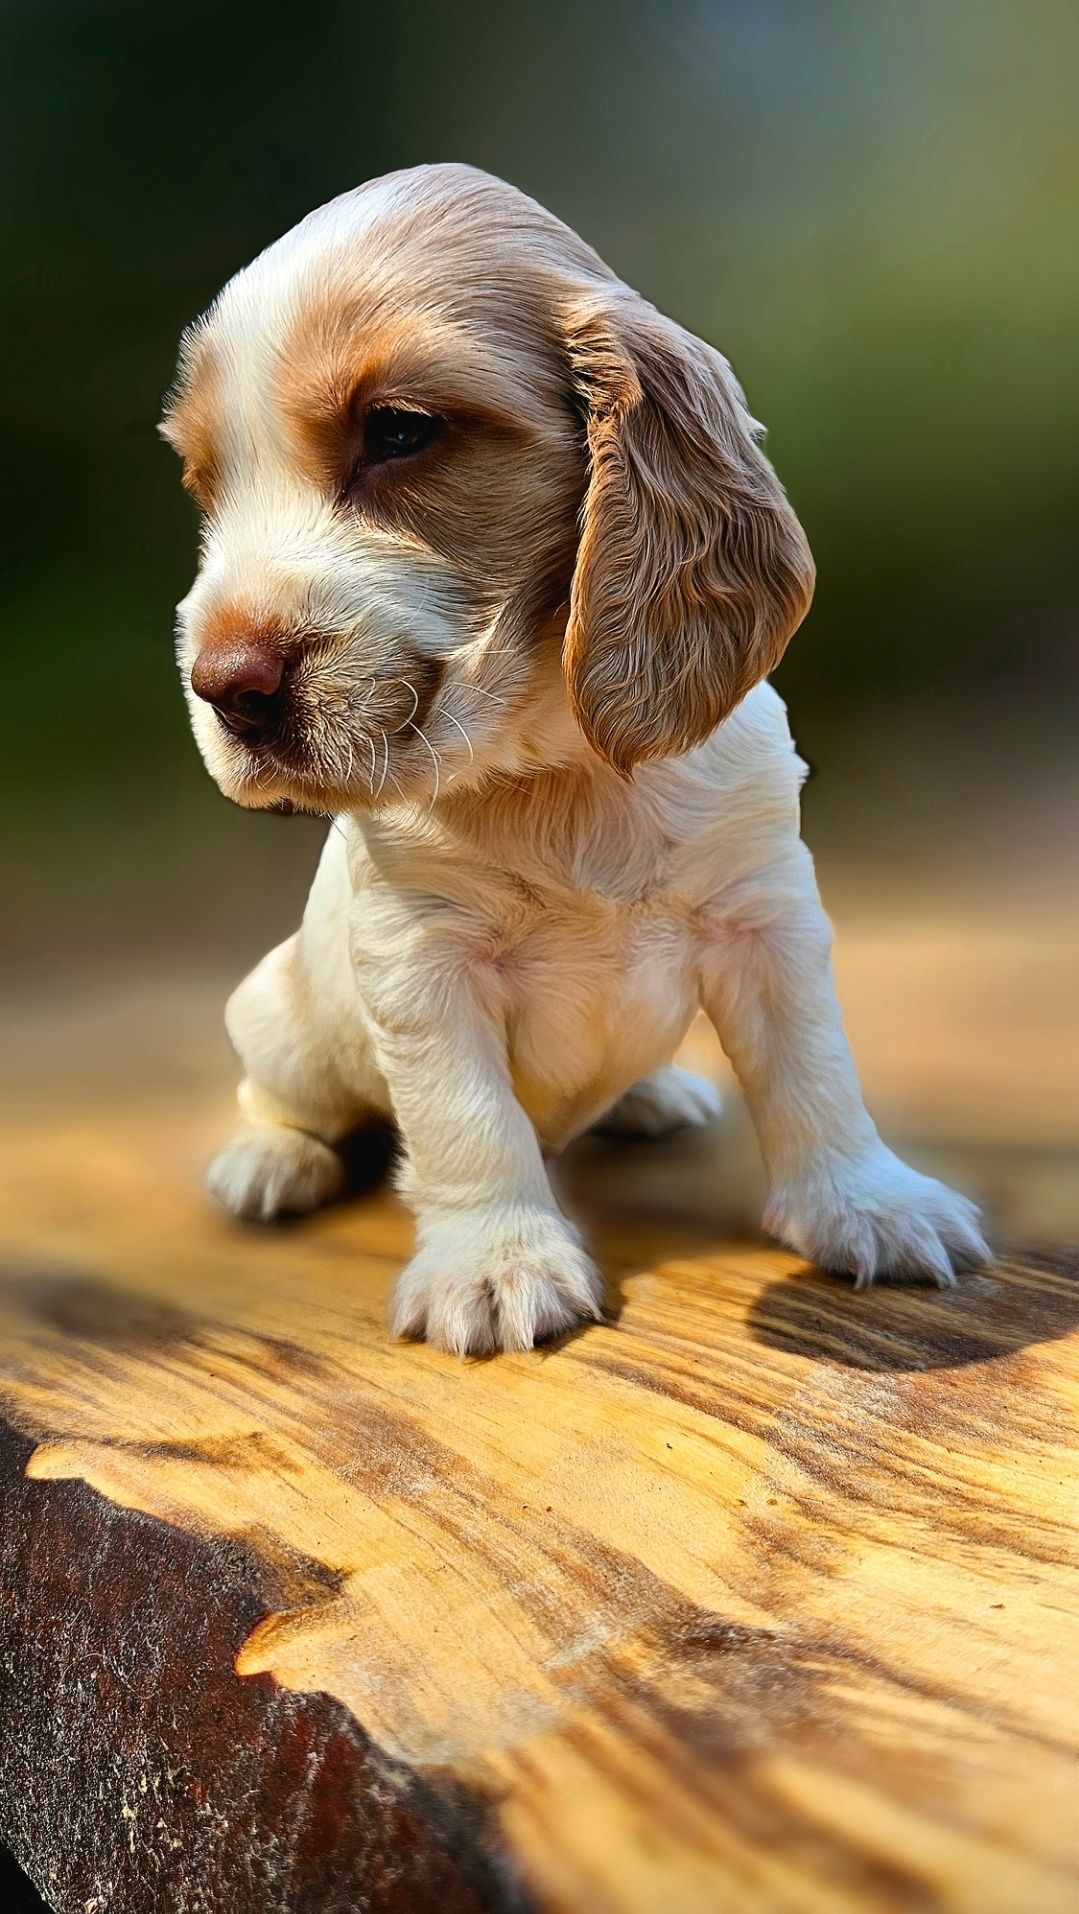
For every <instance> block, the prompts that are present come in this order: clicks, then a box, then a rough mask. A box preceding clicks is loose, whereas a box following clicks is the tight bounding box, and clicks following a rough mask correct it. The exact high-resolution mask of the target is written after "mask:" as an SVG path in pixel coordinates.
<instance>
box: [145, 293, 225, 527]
mask: <svg viewBox="0 0 1079 1914" xmlns="http://www.w3.org/2000/svg"><path fill="white" fill-rule="evenodd" d="M221 388H222V377H221V368H220V365H219V363H218V358H217V354H216V352H215V350H214V347H213V343H212V340H211V338H210V337H209V334H208V332H207V330H206V328H205V327H204V326H202V325H200V326H198V327H196V328H194V329H193V331H192V332H191V333H190V334H189V335H188V336H187V337H186V338H185V340H184V343H183V346H182V347H181V353H180V370H179V374H178V377H177V382H176V385H175V387H174V389H173V391H172V392H171V393H170V395H169V397H168V399H167V400H166V404H165V414H164V417H163V419H162V421H161V424H160V426H159V428H158V430H159V431H160V433H161V436H162V438H163V439H164V440H165V441H166V443H167V444H169V445H171V446H172V448H173V450H174V451H175V452H177V453H178V454H179V456H180V458H181V459H182V460H183V467H184V469H183V476H182V484H183V486H184V490H185V491H187V492H189V493H190V494H191V497H192V498H193V499H195V501H196V503H197V504H199V505H200V506H201V507H202V509H203V511H209V510H210V509H211V507H212V505H213V502H214V499H215V497H216V495H217V492H218V489H219V487H220V482H221V454H220V434H221Z"/></svg>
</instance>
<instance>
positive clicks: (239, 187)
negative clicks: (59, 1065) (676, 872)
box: [0, 0, 1079, 975]
mask: <svg viewBox="0 0 1079 1914" xmlns="http://www.w3.org/2000/svg"><path fill="white" fill-rule="evenodd" d="M2 21H3V60H2V63H0V138H2V140H3V142H4V143H5V145H6V147H7V153H6V158H5V167H4V172H5V178H6V182H7V190H6V193H5V195H4V207H3V218H4V222H5V232H4V239H3V254H2V256H3V262H4V272H5V277H6V295H7V296H6V298H5V300H4V302H3V319H2V323H3V328H4V335H5V336H4V340H3V351H2V356H0V363H2V366H3V383H4V397H3V406H4V414H5V417H4V439H5V458H4V477H5V480H6V482H7V487H8V498H7V502H6V505H5V525H6V528H7V531H8V537H9V565H8V568H7V575H6V583H5V587H4V593H5V596H4V604H3V628H4V636H5V640H6V659H7V663H6V673H7V683H8V694H7V696H6V697H5V699H4V700H3V706H4V722H5V726H6V729H7V732H8V737H7V740H6V742H5V747H4V749H5V761H6V764H7V767H8V771H9V773H10V774H13V776H14V782H15V786H16V790H17V794H18V817H19V821H18V827H17V829H16V830H14V831H12V832H10V833H9V834H8V836H9V844H8V851H9V856H10V859H11V862H12V867H13V868H12V872H11V876H10V880H9V887H10V888H9V894H12V895H13V896H14V899H15V903H16V905H17V912H16V918H17V929H16V944H15V950H16V956H17V958H19V959H21V961H22V963H23V965H24V966H29V968H30V971H31V972H32V973H33V974H35V975H37V974H40V973H41V969H42V967H46V968H47V967H48V966H50V965H52V964H53V963H54V961H55V960H56V958H57V956H59V957H60V958H61V959H65V960H66V959H69V958H70V957H72V956H77V957H78V958H79V960H80V962H82V961H84V960H85V959H87V958H88V957H89V956H92V955H93V956H97V957H99V958H101V959H102V960H104V961H106V962H107V963H109V964H110V965H113V966H114V965H116V964H118V963H120V962H121V959H122V958H123V957H125V956H132V955H135V956H138V955H139V954H140V953H145V952H147V951H151V950H154V949H156V948H158V947H159V946H162V947H163V945H164V942H165V940H166V939H167V942H168V948H169V949H170V950H171V951H173V952H175V951H176V950H177V949H181V950H182V949H186V948H190V950H191V951H192V952H195V951H196V950H198V951H203V952H205V951H206V949H207V948H208V947H209V948H211V949H217V950H224V948H225V947H226V946H228V947H229V948H230V949H231V948H233V947H235V948H236V949H237V950H238V951H243V952H245V953H246V954H248V955H249V956H250V957H252V958H253V957H254V956H255V955H257V954H258V950H259V947H260V944H261V943H263V942H264V941H265V937H266V935H268V934H273V933H275V932H277V931H279V930H280V931H283V930H285V929H287V928H288V927H289V925H290V923H291V921H292V920H293V918H294V916H295V913H296V910H297V907H298V902H299V898H300V896H301V895H302V890H303V882H304V879H305V877H306V874H307V871H308V869H309V867H310V861H311V856H312V831H313V830H314V829H315V827H312V826H309V825H307V824H305V823H303V822H299V821H296V822H287V823H286V822H284V821H282V820H278V819H268V818H255V817H251V816H245V815H243V814H241V813H239V812H237V811H234V810H232V809H231V808H230V807H229V806H227V805H226V803H225V801H224V800H223V799H221V798H220V797H219V796H218V795H217V794H216V792H215V791H214V790H213V789H212V787H211V785H210V783H209V781H208V779H207V778H206V775H205V773H204V772H203V770H202V768H201V765H200V762H199V760H198V758H197V756H196V753H195V750H194V746H193V744H192V743H191V741H190V739H189V737H188V734H187V727H186V721H185V716H184V712H183V707H182V702H181V697H180V692H179V688H178V683H177V680H176V674H175V671H174V667H173V664H172V659H171V624H172V608H173V605H174V604H175V602H176V600H177V598H178V597H179V596H181V595H182V593H183V592H184V590H185V589H186V587H187V584H188V582H189V580H190V577H191V574H192V571H193V566H194V558H195V522H194V515H193V512H192V510H191V508H190V507H189V505H188V504H187V502H186V501H185V499H184V498H183V496H182V495H181V492H180V488H179V485H178V482H177V472H176V469H175V466H174V461H173V460H172V457H171V455H170V454H169V453H168V452H167V450H166V449H165V448H164V447H163V446H162V445H161V444H160V443H159V442H158V440H157V439H156V437H155V433H154V425H155V420H156V418H157V416H158V409H159V404H160V399H161V395H162V393H163V391H164V389H165V388H166V387H167V385H168V383H169V380H170V378H171V374H172V368H173V364H174V357H175V348H176V342H177V338H178V335H179V333H180V330H181V328H182V326H183V325H184V324H185V323H186V322H187V321H188V320H189V319H190V318H192V317H193V316H194V315H195V314H196V313H197V312H199V310H200V309H201V308H202V307H203V306H204V305H205V304H206V303H207V302H208V300H209V299H210V298H211V297H212V296H213V294H214V293H215V292H216V291H217V289H218V288H219V286H220V285H221V284H222V282H223V281H224V280H225V279H226V278H227V277H228V276H229V275H230V274H231V273H232V272H233V271H234V270H235V269H236V268H237V267H238V266H240V265H242V264H243V263H244V262H245V261H247V260H248V259H249V258H251V257H252V255H254V254H255V253H256V252H258V250H259V249H260V248H261V247H262V246H264V245H265V244H267V243H268V242H269V241H271V240H272V239H274V238H275V237H276V236H277V235H278V234H279V233H281V232H282V231H284V230H285V229H286V228H287V227H288V226H289V225H291V224H292V223H293V222H294V221H295V220H296V219H297V218H299V217H300V216H301V215H302V214H303V213H305V212H306V211H308V210H309V209H310V208H311V207H312V206H314V205H316V204H317V203H319V202H320V201H322V200H324V199H326V198H328V197H329V196H330V195H332V194H334V193H337V192H340V191H342V190H343V189H345V188H346V187H349V186H351V185H353V184H354V183H356V182H357V181H359V180H362V179H364V178H365V177H368V176H370V175H372V174H377V173H379V172H383V171H385V170H388V169H391V168H394V167H398V166H405V165H409V164H411V163H413V162H416V161H419V160H425V159H438V158H457V159H467V160H470V161H473V162H475V163H476V164H478V165H481V166H484V167H487V168H489V169H491V170H493V171H495V172H498V173H501V174H503V175H505V176H506V177H507V178H509V179H511V180H513V181H514V182H515V183H516V184H518V185H519V186H521V187H523V188H525V189H526V190H527V191H529V192H531V193H533V194H535V195H536V196H537V197H538V198H540V199H541V200H543V201H545V202H546V203H548V204H549V205H550V206H551V207H552V208H553V209H554V210H555V211H556V212H558V213H559V214H560V215H561V216H562V217H563V218H565V219H566V220H568V221H569V222H570V223H571V224H572V225H574V226H577V227H578V228H579V229H580V230H581V231H582V232H583V233H584V234H585V235H586V236H587V238H588V239H589V240H591V241H592V242H593V243H594V244H595V245H596V246H597V247H598V249H599V250H600V251H601V252H602V253H603V254H604V255H605V256H606V257H607V259H608V260H609V261H610V262H611V263H612V264H613V265H614V266H615V267H616V269H617V270H618V271H619V272H621V273H622V274H623V275H624V276H625V277H626V278H627V279H629V280H630V281H631V282H633V283H634V284H636V285H638V286H639V287H640V288H641V289H642V290H643V291H644V292H646V293H647V294H648V295H649V296H650V297H651V298H653V299H654V300H655V301H656V302H657V303H658V304H660V305H662V306H664V307H666V308H667V309H669V310H670V311H672V312H673V313H674V314H675V315H676V316H677V317H678V318H680V319H681V320H682V321H683V322H684V323H685V324H687V325H688V326H690V327H691V328H692V329H694V330H696V331H698V332H701V333H703V334H704V335H706V336H707V337H708V338H710V339H712V340H713V341H714V342H715V343H717V344H718V345H720V346H721V347H722V348H723V350H724V351H725V352H726V353H727V354H728V356H729V357H730V358H731V359H732V360H733V361H734V363H735V366H736V367H737V369H738V372H739V374H740V376H741V378H742V380H743V383H744V385H745V386H746V389H747V392H748V395H749V399H750V404H751V406H752V408H753V410H754V411H755V412H756V414H757V416H758V417H761V418H763V419H764V420H765V421H766V423H767V424H768V426H769V428H770V447H771V451H772V456H773V458H774V459H775V462H776V464H777V467H778V469H779V472H780V474H781V476H782V477H783V479H784V481H785V483H786V484H787V486H788V489H789V491H790V493H791V495H792V497H793V499H794V501H795V504H796V506H797V508H798V510H799V512H800V514H801V516H802V518H803V520H804V522H805V525H806V527H807V529H808V532H809V535H810V539H811V542H812V545H813V547H814V550H815V553H816V555H817V559H818V565H819V573H820V582H819V588H818V596H817V601H816V604H815V607H814V610H813V612H812V614H811V617H810V620H809V622H808V624H807V626H806V627H805V629H804V631H803V632H802V634H801V635H800V636H799V637H798V639H797V640H796V642H795V644H794V646H793V647H792V650H791V652H790V653H789V656H788V659H787V661H786V662H785V663H784V665H783V667H782V670H781V673H780V676H779V685H780V689H781V690H782V691H783V692H784V694H785V695H786V697H787V698H788V701H789V703H790V705H791V708H792V713H793V717H794V722H795V728H796V731H797V734H798V736H799V738H800V740H801V742H802V745H803V748H804V750H805V751H806V752H807V754H808V756H809V757H810V758H811V760H813V761H814V762H815V763H817V764H819V765H820V766H821V768H822V775H820V776H819V777H818V778H817V779H816V780H815V781H814V783H813V785H812V787H811V790H810V795H809V801H808V811H809V823H810V835H811V837H812V838H813V841H814V843H815V845H816V847H817V848H818V850H819V852H820V853H821V855H822V858H823V860H824V862H825V863H826V864H832V865H835V866H836V867H839V866H840V865H841V866H842V867H843V869H844V870H845V871H853V872H855V873H856V874H857V873H860V874H861V879H862V881H864V883H865V884H866V885H868V886H872V884H873V883H874V882H876V881H877V879H878V878H879V876H880V872H881V870H882V868H884V867H886V868H887V871H888V873H889V874H890V877H891V878H895V877H896V876H899V877H902V878H903V879H904V880H905V881H909V882H911V883H913V884H914V885H915V886H917V885H919V884H923V883H924V884H929V883H930V882H931V881H933V879H934V873H937V872H939V871H943V872H944V873H945V875H946V877H947V879H948V881H953V880H955V881H959V879H958V877H957V876H956V873H958V872H963V873H967V874H969V873H970V872H971V871H972V870H975V869H978V868H981V867H982V866H983V865H985V866H986V867H987V868H988V867H989V866H992V867H993V868H994V869H996V870H998V871H1003V872H1005V873H1009V872H1011V873H1014V874H1015V878H1016V881H1017V882H1022V881H1023V878H1024V874H1025V873H1026V872H1027V867H1028V866H1029V864H1030V861H1031V855H1032V853H1031V844H1032V842H1033V841H1035V839H1036V842H1037V843H1038V845H1039V846H1041V847H1043V848H1044V847H1046V846H1048V847H1049V850H1050V851H1052V847H1053V846H1054V845H1058V846H1061V847H1062V846H1064V845H1065V843H1066V842H1067V841H1068V834H1069V833H1070V832H1071V831H1072V830H1073V829H1074V822H1075V813H1074V808H1073V805H1074V787H1073V786H1072V785H1071V783H1070V777H1069V766H1070V758H1071V756H1072V755H1073V754H1074V730H1075V722H1074V721H1075V713H1076V700H1075V693H1076V689H1077V682H1076V669H1075V656H1076V651H1075V645H1074V642H1073V635H1074V630H1075V624H1076V598H1077V594H1076V588H1075V558H1074V549H1073V542H1072V540H1071V539H1070V538H1069V533H1070V531H1071V527H1072V525H1073V524H1074V521H1075V517H1076V509H1075V508H1076V504H1077V502H1079V469H1077V459H1076V446H1077V443H1079V356H1077V353H1076V338H1077V336H1079V327H1077V317H1079V249H1077V246H1076V230H1077V227H1076V218H1075V214H1076V195H1075V187H1076V181H1077V178H1079V156H1077V151H1076V111H1075V100H1076V86H1075V82H1076V76H1077V71H1079V62H1077V60H1076V53H1077V50H1079V9H1076V7H1075V6H1074V5H1073V4H1070V3H1069V0H1060V3H1059V4H1056V3H1055V0H1025V3H1023V0H1003V3H1002V0H937V3H936V4H929V3H928V0H910V3H904V4H899V5H896V4H895V3H894V0H891V4H888V3H887V0H817V3H816V4H806V3H805V0H745V3H744V4H742V3H735V0H720V3H718V4H716V3H713V4H706V3H705V0H698V3H697V4H689V3H688V0H665V4H662V5H660V4H654V5H652V4H645V3H644V0H637V4H634V3H633V0H630V4H623V5H617V6H613V5H603V4H595V5H593V4H587V3H586V4H566V0H548V4H545V5H542V6H538V5H537V6H533V5H517V4H514V5H505V4H494V0H457V3H456V4H452V3H446V0H442V3H441V4H439V3H438V0H423V3H421V4H415V0H411V3H410V0H400V3H398V4H394V5H380V6H370V5H367V4H364V0H329V3H328V4H327V3H326V0H312V4H310V5H308V6H304V7H300V6H295V5H281V4H276V3H275V0H262V4H254V3H253V0H251V3H249V0H239V4H236V3H234V4H221V0H216V3H215V4H210V0H187V3H186V4H184V5H183V6H174V5H170V4H163V5H159V6H148V5H146V4H145V0H143V4H123V3H120V0H111V3H110V0H97V3H96V4H90V3H89V0H6V4H5V5H4V7H3V9H2ZM1032 822H1033V824H1034V826H1035V832H1034V837H1032V831H1031V824H1032ZM316 834H317V832H316ZM1038 855H1039V857H1040V855H1041V853H1040V851H1039V854H1038ZM1049 861H1050V863H1052V862H1053V858H1052V857H1051V856H1050V859H1049ZM1055 868H1057V866H1056V865H1055V864H1054V869H1055ZM999 881H1000V882H1001V883H1002V884H1004V885H1006V884H1007V883H1008V882H1010V878H1009V877H1008V876H1004V877H1002V878H1001V879H1000V880H999ZM58 926H62V930H63V935H62V936H61V937H58V936H57V934H56V932H57V927H58Z"/></svg>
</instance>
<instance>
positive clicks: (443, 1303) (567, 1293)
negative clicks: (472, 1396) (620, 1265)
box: [391, 1210, 603, 1356]
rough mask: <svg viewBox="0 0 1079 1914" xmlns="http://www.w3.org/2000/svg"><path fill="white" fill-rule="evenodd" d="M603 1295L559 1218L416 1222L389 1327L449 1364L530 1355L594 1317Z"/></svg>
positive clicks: (531, 1214) (527, 1213)
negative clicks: (443, 1352)
mask: <svg viewBox="0 0 1079 1914" xmlns="http://www.w3.org/2000/svg"><path fill="white" fill-rule="evenodd" d="M602 1296H603V1282H602V1278H601V1277H600V1274H599V1271H598V1270H597V1269H596V1267H595V1265H594V1263H592V1262H591V1261H590V1259H589V1258H588V1257H587V1256H586V1255H585V1253H584V1251H583V1249H582V1248H581V1245H580V1242H579V1240H578V1237H577V1234H576V1231H575V1230H573V1229H572V1228H571V1227H570V1225H569V1224H568V1223H567V1222H566V1220H565V1218H564V1217H562V1216H559V1215H558V1213H557V1211H547V1210H506V1211H501V1210H491V1211H482V1212H479V1213H477V1212H475V1211H472V1212H469V1213H466V1214H463V1215H460V1216H445V1217H438V1218H436V1219H431V1218H427V1219H424V1220H423V1221H422V1222H421V1227H420V1248H419V1249H418V1251H417V1253H416V1255H415V1256H414V1257H413V1258H412V1261H411V1262H410V1263H409V1265H408V1267H407V1269H406V1270H405V1271H404V1272H403V1274H402V1275H401V1277H400V1279H399V1281H398V1284H397V1289H396V1291H395V1293H394V1299H393V1308H392V1312H391V1327H392V1329H393V1333H394V1335H395V1336H411V1337H416V1338H425V1339H426V1341H427V1342H429V1343H433V1344H434V1345H435V1347H436V1348H438V1349H448V1350H449V1351H450V1352H451V1353H452V1354H453V1355H456V1356H481V1355H485V1354H487V1353H489V1352H490V1351H491V1350H493V1349H531V1348H532V1346H533V1344H534V1343H537V1342H542V1341H544V1340H545V1339H546V1338H548V1337H550V1336H557V1335H558V1334H559V1333H560V1331H562V1330H564V1329H569V1328H571V1327H572V1325H573V1324H574V1323H576V1322H582V1321H585V1320H587V1319H589V1318H591V1319H595V1318H597V1317H598V1316H599V1314H600V1304H601V1301H602Z"/></svg>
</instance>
